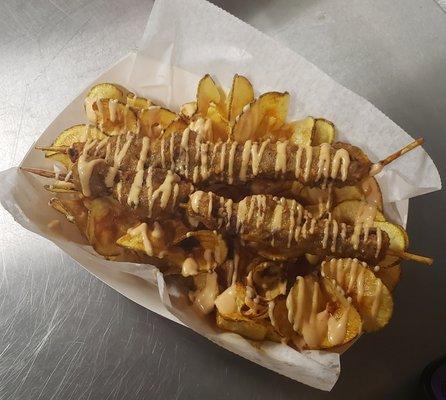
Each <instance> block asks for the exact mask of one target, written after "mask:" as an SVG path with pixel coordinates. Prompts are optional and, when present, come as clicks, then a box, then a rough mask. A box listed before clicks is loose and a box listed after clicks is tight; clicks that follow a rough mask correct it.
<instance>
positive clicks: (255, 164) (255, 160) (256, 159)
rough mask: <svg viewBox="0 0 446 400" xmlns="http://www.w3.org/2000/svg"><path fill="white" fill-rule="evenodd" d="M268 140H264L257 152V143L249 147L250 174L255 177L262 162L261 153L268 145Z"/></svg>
mask: <svg viewBox="0 0 446 400" xmlns="http://www.w3.org/2000/svg"><path fill="white" fill-rule="evenodd" d="M269 142H270V140H269V139H267V140H264V141H263V142H262V143H261V145H260V150H258V151H257V148H258V146H259V143H257V142H255V143H253V144H252V147H251V158H252V174H253V175H254V176H257V174H258V173H259V166H260V163H261V161H262V157H263V153H264V152H265V149H266V146H267V145H268V144H269Z"/></svg>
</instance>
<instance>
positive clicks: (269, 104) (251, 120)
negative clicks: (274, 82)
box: [231, 92, 290, 143]
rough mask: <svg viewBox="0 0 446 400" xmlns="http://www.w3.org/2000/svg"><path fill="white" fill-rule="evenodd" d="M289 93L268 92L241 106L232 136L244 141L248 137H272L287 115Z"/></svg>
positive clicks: (258, 138) (252, 138)
mask: <svg viewBox="0 0 446 400" xmlns="http://www.w3.org/2000/svg"><path fill="white" fill-rule="evenodd" d="M289 102H290V95H289V93H288V92H284V93H279V92H268V93H264V94H262V95H261V96H260V97H259V98H258V99H257V100H255V101H253V102H251V103H249V106H248V105H246V106H245V107H244V108H243V112H242V113H241V114H240V115H239V116H238V117H237V118H236V121H235V123H234V126H233V127H232V130H231V136H232V138H233V139H234V140H235V141H237V142H239V143H244V142H246V141H247V140H248V139H251V140H261V139H262V138H266V137H272V138H274V134H273V133H272V132H273V131H274V130H277V129H279V128H280V127H281V126H282V125H283V124H284V123H285V119H286V117H287V115H288V106H289Z"/></svg>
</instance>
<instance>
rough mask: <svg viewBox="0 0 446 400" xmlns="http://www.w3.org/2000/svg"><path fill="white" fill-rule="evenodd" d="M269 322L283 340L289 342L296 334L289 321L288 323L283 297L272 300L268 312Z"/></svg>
mask: <svg viewBox="0 0 446 400" xmlns="http://www.w3.org/2000/svg"><path fill="white" fill-rule="evenodd" d="M270 320H271V324H272V325H273V326H274V328H275V329H276V331H277V332H278V333H279V335H280V336H282V337H283V338H285V339H288V340H290V339H291V338H292V337H293V336H294V335H295V334H296V333H295V332H294V330H293V326H292V325H291V323H290V321H288V309H287V307H286V297H285V296H280V297H279V298H277V299H275V300H274V306H273V307H272V310H271V312H270Z"/></svg>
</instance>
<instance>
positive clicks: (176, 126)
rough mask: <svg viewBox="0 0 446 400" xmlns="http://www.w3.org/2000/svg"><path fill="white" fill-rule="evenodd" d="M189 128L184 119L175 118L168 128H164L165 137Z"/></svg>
mask: <svg viewBox="0 0 446 400" xmlns="http://www.w3.org/2000/svg"><path fill="white" fill-rule="evenodd" d="M186 128H187V124H186V123H185V122H184V121H183V120H182V119H179V118H177V119H174V120H173V121H172V122H171V123H170V124H169V125H168V126H167V128H166V129H164V133H163V138H165V139H167V138H168V137H170V135H171V134H172V133H175V132H183V131H184V130H185V129H186Z"/></svg>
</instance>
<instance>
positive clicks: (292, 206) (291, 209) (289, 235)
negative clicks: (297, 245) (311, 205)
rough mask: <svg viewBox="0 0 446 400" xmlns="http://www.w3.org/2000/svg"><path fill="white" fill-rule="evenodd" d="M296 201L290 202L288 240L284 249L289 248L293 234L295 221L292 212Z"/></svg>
mask: <svg viewBox="0 0 446 400" xmlns="http://www.w3.org/2000/svg"><path fill="white" fill-rule="evenodd" d="M296 204H297V202H296V200H291V205H290V207H289V211H290V223H289V227H288V240H287V245H286V247H288V248H290V246H291V240H292V239H293V232H294V225H295V223H296V220H295V219H294V212H295V211H294V210H295V208H296Z"/></svg>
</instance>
